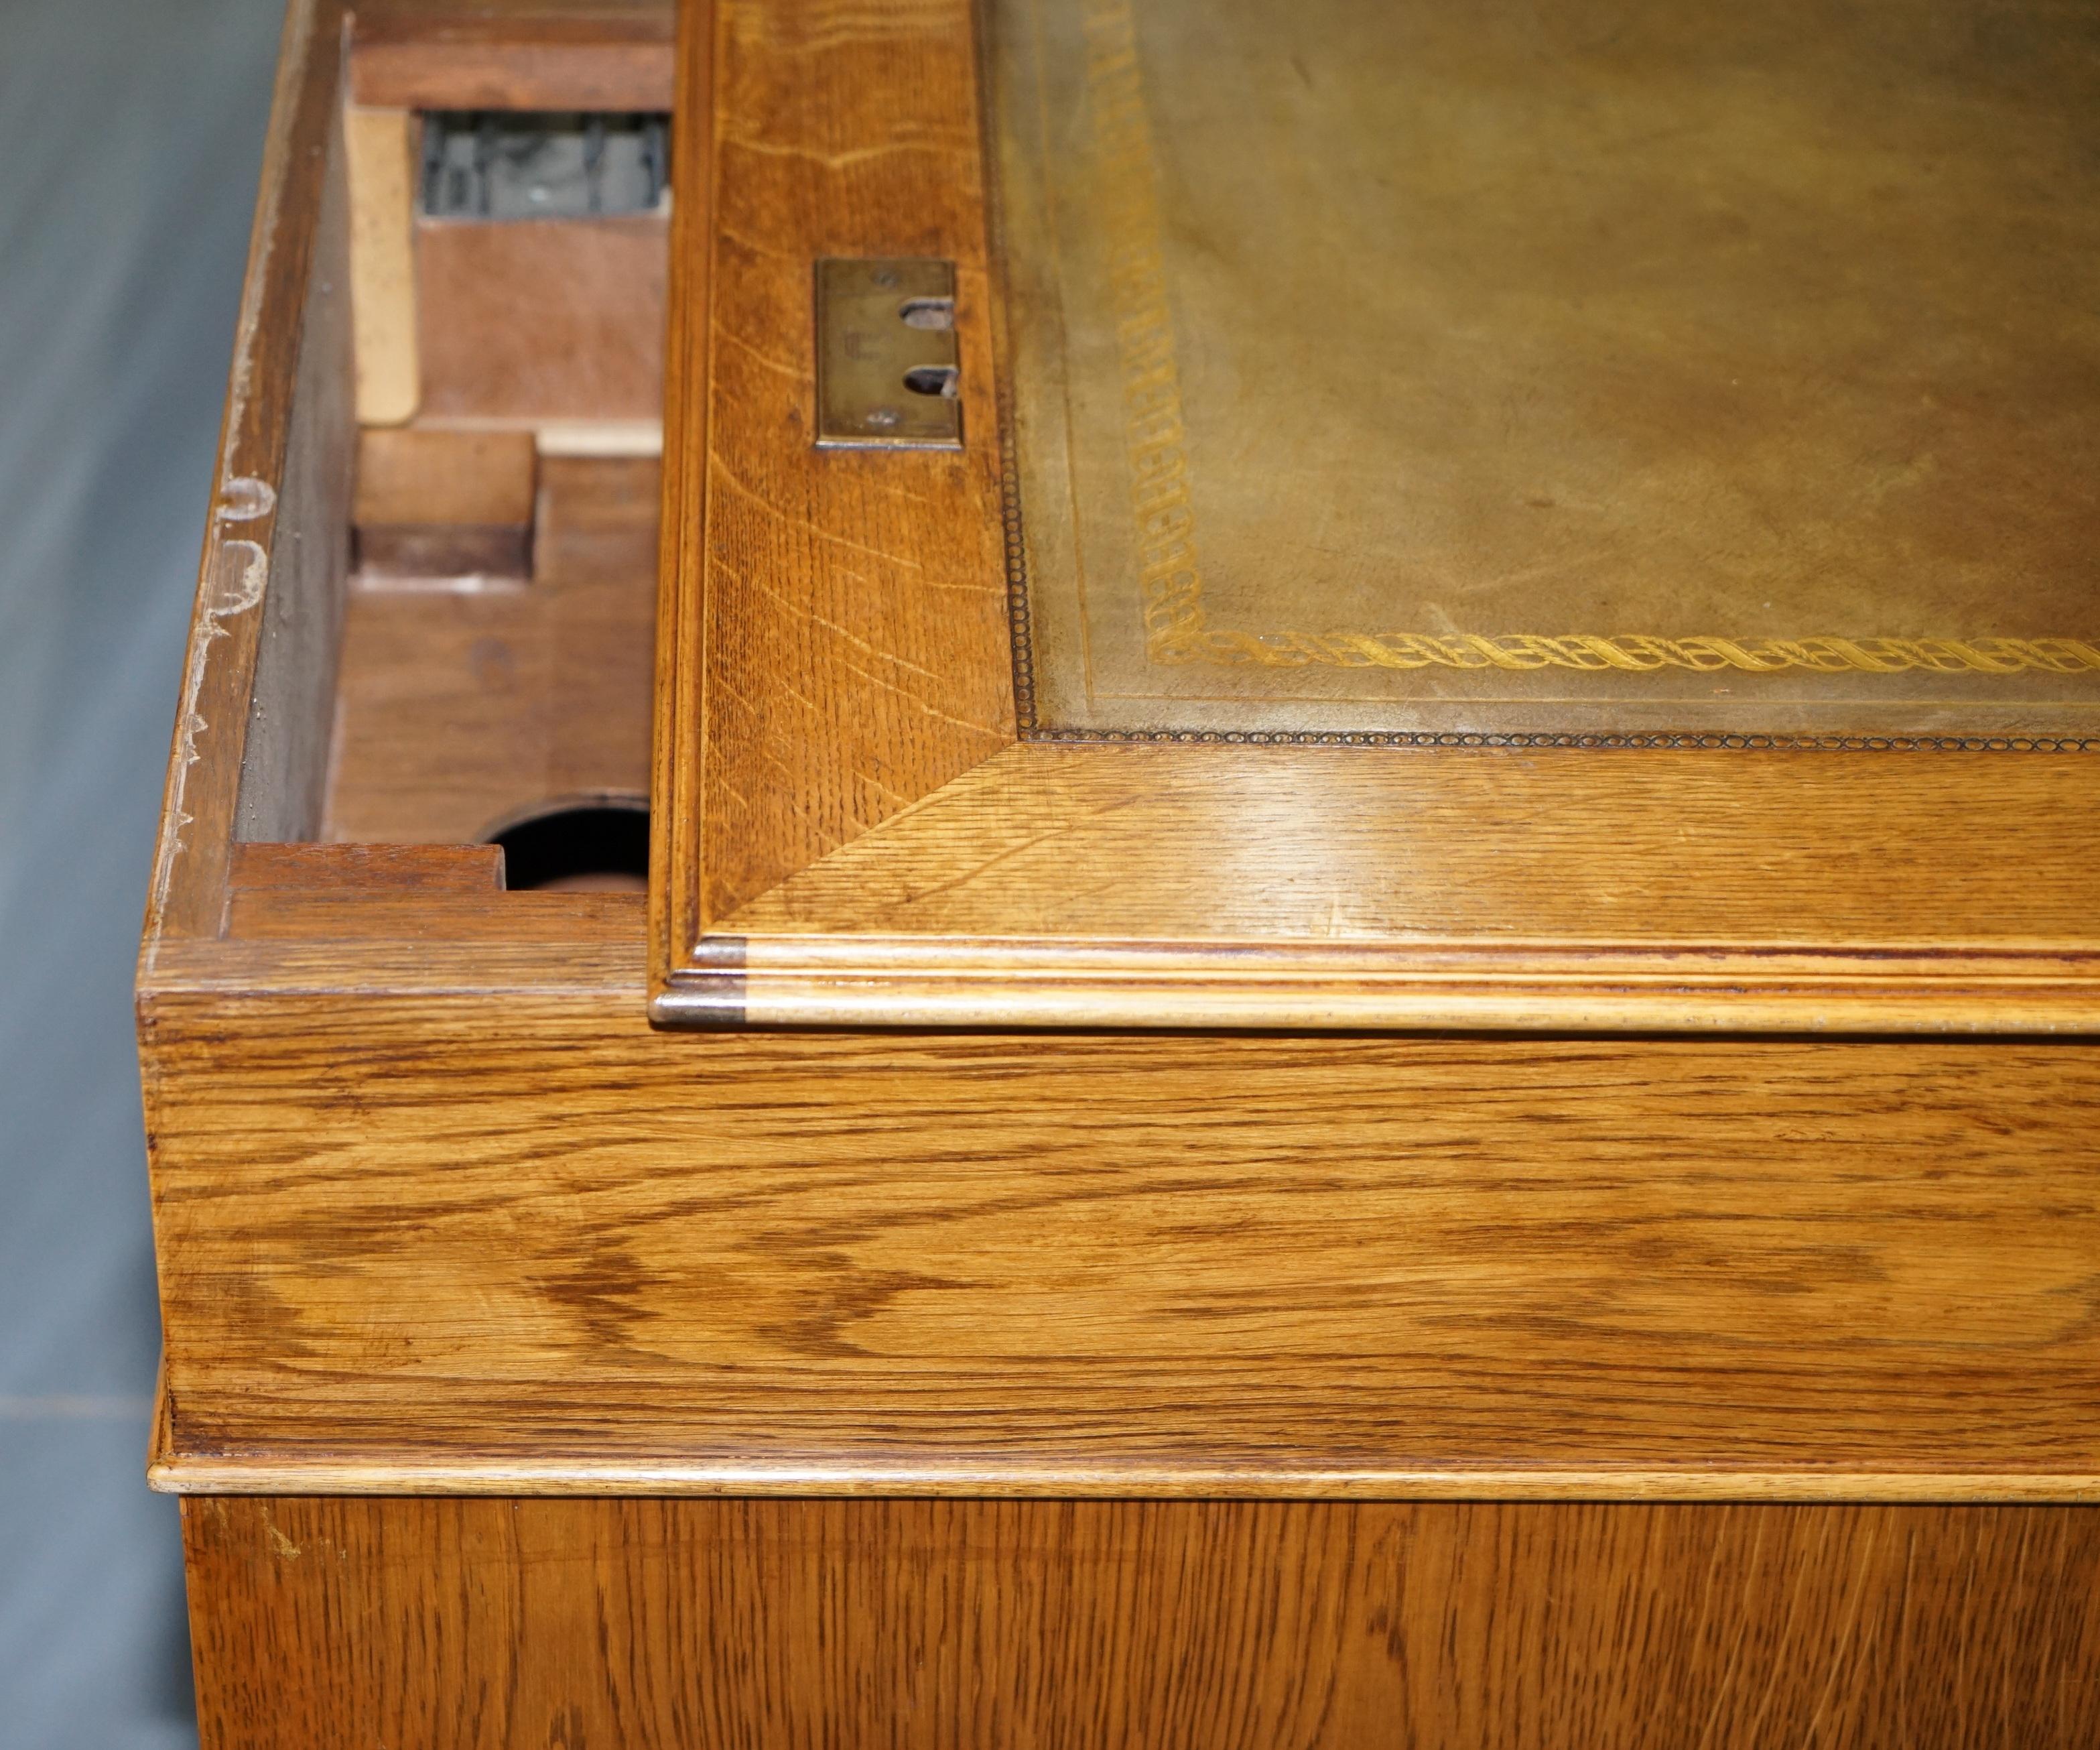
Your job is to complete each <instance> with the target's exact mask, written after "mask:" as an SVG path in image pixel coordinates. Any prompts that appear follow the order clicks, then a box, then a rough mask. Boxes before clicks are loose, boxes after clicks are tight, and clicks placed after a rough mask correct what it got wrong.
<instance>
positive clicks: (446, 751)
mask: <svg viewBox="0 0 2100 1750" xmlns="http://www.w3.org/2000/svg"><path fill="white" fill-rule="evenodd" d="M388 436H389V437H390V438H391V437H413V438H416V439H417V440H419V441H421V442H423V443H429V442H434V441H435V442H437V443H439V444H447V443H450V442H452V441H455V440H461V439H462V438H465V436H466V435H465V434H460V433H451V432H446V433H439V434H426V433H420V432H417V433H400V434H388ZM491 437H493V440H494V441H496V442H497V443H499V444H527V446H528V448H529V444H530V441H531V440H529V438H527V437H524V436H523V435H518V434H493V435H489V434H483V435H480V436H479V438H477V439H475V440H474V441H487V440H489V439H490V438H491ZM525 465H526V466H527V467H529V466H531V457H530V455H529V453H528V454H527V456H526V457H525ZM539 479H540V490H539V493H538V515H537V521H536V525H535V528H534V536H533V547H534V555H535V557H534V564H535V573H536V575H535V577H534V578H533V580H532V581H531V582H530V583H527V582H525V581H523V580H522V579H517V580H514V581H510V582H508V583H505V582H501V581H497V582H494V583H488V582H486V581H484V582H483V583H481V584H475V583H474V582H473V581H472V580H469V581H468V582H467V583H466V584H465V585H463V586H455V587H445V586H442V585H440V584H436V583H434V582H433V581H430V580H420V581H419V580H417V579H412V578H374V577H364V578H360V581H358V583H357V585H356V586H355V588H353V589H352V590H351V597H350V603H349V608H348V613H347V616H346V622H345V625H344V630H343V656H342V680H341V684H340V688H339V692H338V700H337V718H336V727H335V767H334V772H333V783H332V785H331V788H330V790H329V812H328V816H327V820H326V823H325V831H326V833H327V834H328V836H329V837H333V838H338V839H368V840H376V841H380V842H411V843H417V842H420V843H426V844H448V843H458V842H465V841H469V840H474V839H479V838H481V837H485V836H487V834H488V833H491V832H493V831H495V830H496V829H498V828H499V827H501V825H503V824H505V822H506V821H507V820H509V819H510V818H511V817H514V816H515V815H519V814H521V813H523V812H525V811H528V810H531V809H534V808H537V807H541V806H543V805H545V804H546V803H548V802H554V801H558V800H560V799H562V798H587V797H590V796H596V795H603V794H607V793H617V794H620V795H624V796H632V797H637V798H638V797H641V796H644V795H646V793H647V792H648V788H649V738H650V728H651V723H650V710H649V677H650V665H651V611H652V609H653V608H654V606H655V575H654V568H655V550H656V546H655V543H656V513H657V498H658V493H657V464H656V463H655V462H654V461H652V460H649V459H647V458H635V457H545V458H543V459H542V460H541V461H540V464H539Z"/></svg>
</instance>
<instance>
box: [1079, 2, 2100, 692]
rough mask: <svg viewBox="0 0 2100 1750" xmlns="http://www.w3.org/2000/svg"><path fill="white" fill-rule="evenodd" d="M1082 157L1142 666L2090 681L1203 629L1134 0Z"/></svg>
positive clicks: (2085, 650)
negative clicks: (1105, 323)
mask: <svg viewBox="0 0 2100 1750" xmlns="http://www.w3.org/2000/svg"><path fill="white" fill-rule="evenodd" d="M1081 21H1082V24H1083V29H1084V31H1085V34H1086V42H1087V99H1088V108H1089V111H1090V113H1091V119H1092V148H1093V154H1094V157H1095V160H1096V170H1097V172H1098V175H1099V178H1100V183H1099V186H1100V188H1101V190H1102V192H1103V198H1102V201H1101V206H1100V209H1099V211H1100V217H1101V224H1102V228H1103V230H1104V232H1105V239H1106V242H1107V253H1108V265H1109V282H1110V300H1111V305H1112V307H1113V309H1114V313H1115V318H1116V344H1117V351H1118V357H1119V360H1120V361H1121V365H1122V371H1123V413H1124V444H1125V449H1126V453H1127V457H1128V460H1129V463H1130V506H1131V514H1132V518H1133V519H1134V520H1135V522H1136V536H1137V553H1138V579H1139V583H1140V587H1141V589H1142V590H1143V594H1144V599H1145V656H1146V657H1147V659H1148V660H1149V661H1153V662H1157V663H1161V664H1166V665H1184V664H1189V663H1215V664H1220V665H1247V664H1252V665H1258V666H1260V667H1264V668H1277V669H1295V668H1307V667H1324V668H1344V669H1368V668H1378V669H1428V668H1444V669H1502V670H1529V669H1575V670H1589V671H1590V672H1593V673H1597V672H1603V671H1606V670H1610V671H1615V672H1617V673H1621V674H1643V673H1651V672H1653V671H1655V670H1661V669H1691V670H1698V671H1701V672H1712V671H1714V670H1731V671H1733V672H1736V673H1740V674H1776V673H1779V672H1780V671H1781V670H1788V669H1808V670H1815V671H1817V672H1820V673H1822V674H1903V673H1905V672H1907V671H1910V670H1934V671H1936V672H1939V673H1942V674H2023V673H2027V672H2029V671H2032V670H2043V671H2045V672H2047V673H2049V674H2093V673H2100V647H2096V646H2095V645H2094V644H2093V643H2089V642H2087V641H2085V640H2084V639H2071V638H2042V639H2018V638H1975V639H1958V638H1838V637H1811V638H1795V639H1786V638H1722V637H1710V636H1705V635H1701V636H1697V637H1692V638H1661V637H1655V636H1650V635H1647V634H1615V635H1612V636H1599V635H1596V634H1587V633H1572V634H1560V635H1550V634H1537V633H1510V634H1496V635H1493V636H1489V635H1486V634H1479V633H1470V632H1461V633H1449V634H1437V633H1422V632H1383V633H1371V632H1240V631H1230V630H1224V629H1223V628H1218V627H1213V626H1211V625H1209V624H1208V623H1207V616H1205V614H1204V612H1203V574H1202V566H1201V564H1200V563H1199V561H1198V556H1197V551H1196V531H1195V520H1196V519H1195V513H1194V511H1193V508H1192V507H1191V506H1190V504H1189V456H1188V448H1187V429H1186V426H1185V424H1184V422H1183V414H1182V404H1181V378H1180V366H1179V363H1178V361H1177V360H1176V355H1175V347H1174V324H1173V319H1172V316H1171V314H1170V313H1169V311H1168V307H1167V259H1166V253H1165V251H1164V250H1163V249H1162V246H1161V243H1160V228H1159V198H1158V175H1157V172H1156V170H1155V166H1154V157H1153V148H1152V129H1151V124H1150V122H1149V120H1148V118H1147V117H1146V114H1145V86H1144V81H1143V77H1142V74H1141V73H1140V69H1139V65H1138V58H1137V33H1136V21H1135V20H1134V19H1133V18H1132V13H1131V6H1130V0H1082V12H1081Z"/></svg>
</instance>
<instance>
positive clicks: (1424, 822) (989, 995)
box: [651, 0, 2100, 1032]
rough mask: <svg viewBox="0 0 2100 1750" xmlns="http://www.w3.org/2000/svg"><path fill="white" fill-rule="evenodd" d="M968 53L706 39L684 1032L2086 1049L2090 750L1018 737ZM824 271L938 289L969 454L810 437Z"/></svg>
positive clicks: (680, 893)
mask: <svg viewBox="0 0 2100 1750" xmlns="http://www.w3.org/2000/svg"><path fill="white" fill-rule="evenodd" d="M685 3H686V6H687V7H688V8H689V9H690V10H694V11H695V16H696V17H697V9H698V8H699V7H700V5H701V0H685ZM689 22H690V21H689ZM976 43H977V20H976V19H975V17H974V15H973V7H972V5H971V3H970V0H923V3H921V4H917V5H914V6H912V7H897V8H883V9H880V10H879V11H875V12H870V11H867V10H866V9H854V11H852V12H851V13H850V15H848V14H847V13H845V11H842V10H841V9H840V7H838V6H837V5H836V4H835V3H833V0H776V3H770V4H765V5H762V6H761V5H759V4H756V3H754V0H726V3H723V4H721V5H720V6H718V7H717V8H716V9H715V18H714V20H713V30H712V51H713V53H712V59H713V69H712V74H711V76H710V77H711V89H712V102H713V122H712V130H708V131H707V132H703V130H698V129H687V130H684V132H683V134H682V139H681V144H680V148H679V150H680V153H681V161H680V163H679V166H678V167H677V173H676V175H677V185H678V186H679V187H680V188H682V189H685V190H687V191H691V190H696V189H698V188H702V187H706V188H708V189H709V190H710V198H709V199H708V201H706V202H702V201H698V200H691V199H686V200H682V202H681V204H680V206H679V209H678V212H677V219H676V223H675V228H674V232H673V276H674V277H673V294H672V307H673V320H672V336H671V342H670V351H669V354H668V371H667V381H668V391H667V394H668V409H667V429H666V465H665V471H664V480H665V493H666V499H665V517H664V531H665V539H664V550H663V551H664V595H663V600H662V604H661V611H660V638H659V685H658V711H659V725H658V746H657V757H656V774H655V814H656V820H657V823H658V825H657V833H658V838H657V844H656V864H655V866H656V869H657V872H658V873H657V877H656V889H657V892H656V899H655V915H654V917H653V920H652V926H651V935H652V939H653V942H654V948H653V951H652V965H651V1014H652V1016H653V1017H654V1018H655V1019H656V1020H657V1021H658V1022H660V1023H673V1024H684V1025H698V1026H724V1025H731V1026H733V1025H739V1024H747V1023H749V1024H779V1023H790V1024H793V1023H804V1024H816V1025H861V1024H869V1023H876V1024H881V1023H905V1024H914V1025H940V1024H961V1025H1016V1024H1018V1025H1043V1026H1089V1025H1097V1024H1099V1025H1113V1026H1116V1027H1145V1026H1160V1027H1189V1026H1240V1027H1524V1028H1529V1027H1542V1028H1543V1027H1550V1028H1564V1029H1591V1028H1620V1027H1640V1028H1668V1029H1701V1028H1724V1029H1760V1030H1763V1029H1775V1030H1776V1029H1785V1030H1793V1029H1804V1030H1826V1029H1827V1030H1833V1031H1848V1032H1883V1031H1947V1030H1976V1031H1987V1032H2062V1031H2085V1030H2089V1029H2091V1028H2092V1027H2094V1026H2095V1025H2096V1023H2100V855H2096V853H2100V810H2096V800H2095V798H2096V792H2095V787H2094V783H2093V777H2094V772H2095V767H2094V766H2093V764H2092V763H2091V761H2090V758H2089V748H2088V747H2087V745H2085V744H2082V743H2062V742H2052V741H2041V740H2019V739H2012V738H2007V739H2004V740H1992V741H1985V742H1978V743H1970V744H1966V745H1962V746H1960V747H1957V748H1949V747H1948V746H1947V745H1945V744H1943V743H1936V744H1926V743H1913V742H1906V741H1904V740H1901V739H1899V738H1895V739H1891V738H1868V737H1859V738H1846V737H1832V738H1829V740H1825V741H1824V742H1821V743H1820V744H1817V745H1814V746H1811V747H1802V746H1794V747H1785V748H1782V747H1779V746H1776V745H1772V744H1771V743H1770V742H1769V741H1766V740H1761V739H1760V738H1757V737H1745V736H1707V737H1697V738H1687V737H1674V736H1601V735H1600V736H1562V737H1532V738H1517V737H1493V736H1445V737H1440V738H1436V741H1435V742H1434V744H1433V745H1427V746H1421V747H1392V746H1352V745H1319V746H1304V745H1257V744H1260V740H1261V738H1260V737H1259V736H1243V737H1242V736H1230V735H1225V734H1218V735H1214V736H1203V737H1199V738H1193V739H1192V741H1191V742H1190V743H1187V744H1169V745H1127V744H1118V743H1116V742H1114V741H1113V740H1101V741H1078V742H1074V741H1057V742H1044V741H1038V740H1029V739H1028V738H1027V736H1026V731H1025V729H1024V728H1023V727H1021V725H1020V723H1018V721H1017V714H1016V709H1015V674H1014V667H1013V657H1012V647H1011V641H1010V638H1009V618H1008V605H1009V604H1008V599H1007V583H1006V577H1007V567H1006V563H1005V558H1006V546H1007V543H1008V541H1011V540H1012V539H1013V538H1014V534H1013V531H1012V530H1011V529H1010V528H1008V527H1007V526H1006V524H1005V523H1004V519H1003V515H1002V495H1001V481H1002V478H1003V476H1004V471H1006V470H1007V468H1008V466H1009V462H1008V458H1004V457H1002V456H1001V454H1000V453H999V451H1000V445H999V441H998V433H999V429H1000V421H999V387H998V374H999V356H1000V347H999V334H998V323H999V308H998V303H999V300H998V294H997V289H996V263H995V261H994V259H993V258H992V254H991V250H990V245H989V244H988V241H987V223H986V152H985V140H984V123H985V117H984V114H983V108H982V102H981V98H980V81H979V66H978V62H977V53H976ZM697 64H698V58H697V57H691V58H689V60H688V70H689V76H690V68H692V67H694V66H695V65H697ZM682 102H683V103H684V105H685V108H686V113H693V111H694V109H695V107H696V105H695V102H694V98H693V94H692V92H691V91H690V90H689V91H687V93H686V97H685V98H684V99H682ZM709 159H711V160H712V161H711V162H710V161H708V160H709ZM708 209H712V214H713V216H712V219H710V218H709V216H708ZM827 255H844V256H855V255H858V256H931V257H938V258H942V259H948V260H951V261H953V262H954V263H955V269H956V283H957V288H958V299H957V313H956V326H957V338H958V341H959V342H960V358H961V361H962V378H961V393H962V398H963V412H964V433H965V444H964V449H963V451H962V452H961V453H960V454H955V453H941V452H933V451H908V450H897V451H889V452H877V451H854V450H844V451H840V450H827V451H826V450H818V449H816V448H815V447H814V444H813V443H812V442H811V437H812V432H813V418H814V409H813V398H814V372H813V367H812V352H813V347H814V337H813V335H812V334H811V321H810V303H811V299H810V276H811V274H812V272H813V268H814V263H815V262H816V261H817V260H818V259H819V258H821V257H823V256H827ZM1022 679H1023V681H1024V683H1025V681H1026V677H1025V676H1023V677H1022ZM1279 739H1281V738H1279Z"/></svg>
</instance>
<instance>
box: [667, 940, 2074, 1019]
mask: <svg viewBox="0 0 2100 1750" xmlns="http://www.w3.org/2000/svg"><path fill="white" fill-rule="evenodd" d="M704 952H706V953H708V955H709V956H710V957H712V960H713V961H714V962H715V964H714V965H713V966H712V967H706V968H704V969H703V970H696V971H695V972H692V973H690V974H685V975H683V976H681V977H674V978H673V979H672V980H670V981H669V982H668V984H666V985H665V986H664V988H660V989H659V990H657V991H656V992H654V993H653V995H652V997H651V1005H650V1014H651V1019H654V1020H655V1021H656V1022H657V1023H659V1024H660V1025H664V1026H673V1027H726V1026H746V1025H748V1026H758V1027H1024V1028H1026V1027H1113V1028H1118V1029H1131V1028H1150V1029H1158V1030H1189V1029H1205V1028H1216V1027H1225V1028H1235V1029H1247V1030H1261V1029H1267V1028H1287V1029H1294V1030H1303V1029H1316V1030H1320V1031H1408V1032H1415V1031H1430V1032H1444V1031H1462V1032H1482V1031H1488V1032H1510V1031H1524V1032H1530V1031H1539V1032H1668V1033H1698V1032H1758V1033H1843V1034H1888V1033H1904V1034H1945V1033H1961V1034H1987V1035H2001V1034H2003V1035H2057V1034H2071V1035H2084V1034H2089V1033H2093V1032H2100V954H2095V953H2089V952H2060V951H2055V950H2051V949H2047V948H2038V949H2035V950H2032V951H2001V952H1983V951H1978V952H1965V953H1960V954H1949V953H1948V952H1943V951H1940V950H1935V949H1930V948H1921V949H1917V950H1912V951H1904V950H1894V951H1891V950H1886V949H1876V950H1874V951H1873V952H1871V953H1868V952H1846V951H1842V950H1832V951H1827V952H1818V951H1816V950H1814V949H1807V948H1797V949H1791V950H1772V949H1768V948H1751V947H1743V946H1736V945H1728V944H1710V945H1701V946H1693V947H1687V948H1674V949H1667V948H1652V947H1647V946H1643V945H1639V944H1630V943H1621V944H1613V943H1603V944H1597V945H1595V946H1593V947H1590V948H1582V947H1579V946H1577V945H1573V944H1568V943H1539V944H1522V943H1519V944H1514V945H1513V944H1510V943H1499V942H1498V943H1423V944H1410V945H1404V946H1392V947H1387V946H1383V945H1368V944H1367V945H1365V946H1362V947H1359V948H1355V949H1346V948H1294V947H1290V946H1287V945H1279V944H1276V943H1177V944H1169V945H1166V946H1163V947H1161V946H1146V947H1142V948H1140V947H1138V946H1136V945H1134V944H1095V943H1076V942H1071V941H1043V942H1027V943H982V942H964V941H942V940H940V939H925V938H880V937H854V938H843V939H840V938H832V939H827V938H823V937H808V936H772V937H761V936H747V937H739V938H735V939H719V940H717V941H714V942H711V943H706V944H704Z"/></svg>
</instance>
